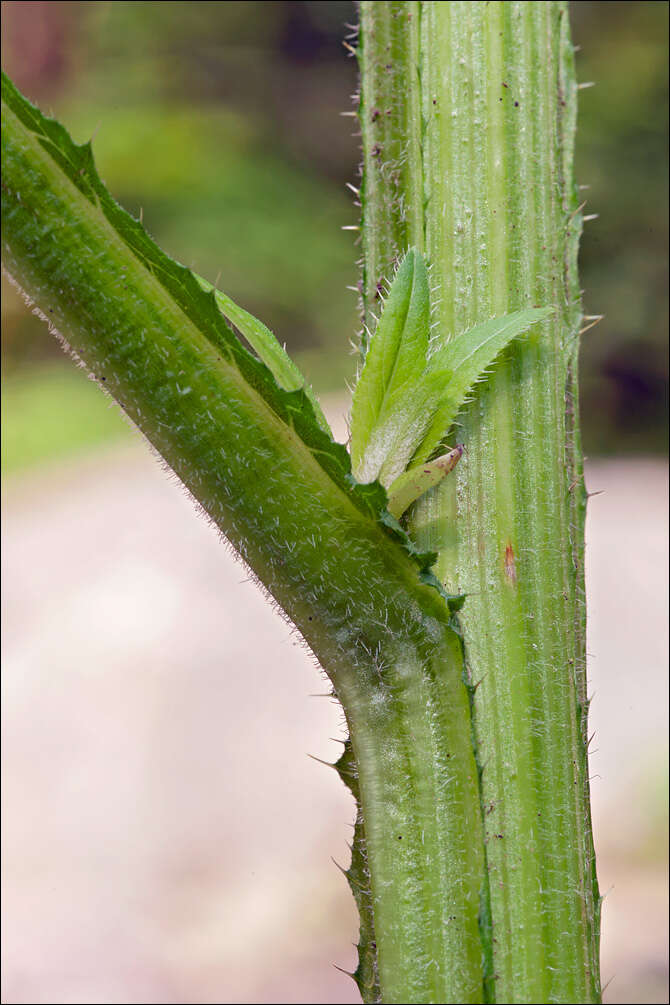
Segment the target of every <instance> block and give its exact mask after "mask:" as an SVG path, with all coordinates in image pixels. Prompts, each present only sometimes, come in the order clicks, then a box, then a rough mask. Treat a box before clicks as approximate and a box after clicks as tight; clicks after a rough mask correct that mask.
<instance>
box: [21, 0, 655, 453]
mask: <svg viewBox="0 0 670 1005" xmlns="http://www.w3.org/2000/svg"><path fill="white" fill-rule="evenodd" d="M3 14H4V17H3V26H2V33H3V52H4V63H5V68H6V69H7V71H8V72H9V73H10V74H11V75H12V76H13V77H14V78H15V80H16V82H17V84H18V85H19V86H20V87H21V88H22V89H23V90H24V91H25V93H27V94H28V96H29V97H31V98H32V99H33V100H35V101H36V102H38V103H39V104H41V105H42V107H44V108H45V109H46V110H51V111H52V112H53V114H55V115H57V116H58V117H59V118H61V119H62V121H64V122H65V123H66V124H67V125H68V126H69V127H70V129H71V131H72V133H73V134H74V136H75V138H76V139H78V140H80V141H82V140H84V139H87V138H89V137H91V136H95V139H94V149H95V153H96V160H97V163H98V166H99V169H100V173H101V175H102V177H103V178H104V179H105V181H106V182H107V184H108V185H109V187H110V189H111V191H112V192H113V193H114V194H115V196H116V197H117V198H118V199H119V201H120V202H121V203H122V204H123V205H124V206H125V207H126V208H127V209H128V210H129V211H130V212H132V213H134V214H136V215H139V214H140V213H141V214H142V216H143V219H144V222H145V224H146V226H147V228H148V230H149V231H150V233H151V234H152V235H153V236H154V237H155V238H156V239H157V241H158V242H159V243H160V244H161V245H162V246H163V247H164V248H165V249H166V250H167V251H169V252H170V253H171V254H173V255H174V256H175V257H176V258H178V259H179V260H181V261H183V262H185V263H186V264H188V265H193V266H194V267H195V268H197V269H198V271H200V272H201V273H202V274H203V275H205V276H206V277H207V278H209V279H210V280H212V281H215V280H216V279H217V277H219V276H220V280H219V281H220V284H221V288H222V289H224V290H225V291H226V292H227V293H228V294H229V295H230V296H232V297H233V298H234V299H236V300H238V301H239V302H240V303H241V304H242V305H243V306H245V307H247V308H248V309H249V310H251V311H252V312H253V313H254V314H257V315H258V316H259V317H261V318H262V319H263V320H264V321H265V322H266V323H268V324H269V325H270V326H271V327H272V328H273V329H274V330H275V332H276V333H277V335H278V336H279V337H280V339H282V340H283V341H285V342H286V344H287V347H288V348H289V350H290V351H291V352H292V353H293V354H295V355H296V357H297V358H298V359H299V361H302V362H304V364H305V365H306V369H307V372H308V375H309V376H311V377H312V379H313V380H314V382H315V384H316V386H317V388H321V389H334V388H335V387H338V386H339V387H342V386H343V384H342V381H343V379H344V377H345V376H347V375H349V376H350V375H351V374H352V372H353V370H354V368H355V360H354V358H353V357H352V356H351V355H350V354H349V353H348V350H349V339H350V338H352V337H353V336H354V335H355V332H356V329H357V324H358V319H357V305H356V297H355V295H353V294H351V293H349V292H347V291H346V289H345V287H346V286H347V285H349V286H351V285H354V286H355V284H356V280H357V271H356V265H355V259H356V257H357V252H356V248H355V245H354V241H353V240H352V236H351V234H348V233H346V232H343V231H342V230H341V227H342V226H344V225H346V224H350V223H353V222H355V220H356V214H357V211H356V209H355V208H354V207H353V206H352V204H351V199H350V197H349V196H348V195H347V193H346V192H345V183H346V182H347V181H350V180H355V176H356V171H357V165H358V161H359V153H358V140H357V139H356V137H355V136H352V120H351V119H350V118H343V117H342V116H341V115H340V113H341V112H342V111H344V110H347V109H349V108H350V107H351V100H350V96H351V94H352V92H353V91H354V90H355V89H356V86H357V78H356V66H355V63H354V61H353V60H351V59H347V58H346V53H345V52H344V50H343V49H342V46H341V42H342V39H343V38H344V37H345V35H346V34H347V33H348V32H347V29H346V28H345V23H346V22H350V23H353V22H354V21H355V19H356V12H355V7H354V4H353V3H339V2H326V3H319V2H314V3H304V2H303V3H298V2H260V3H258V2H256V3H251V2H242V3H237V2H226V3H207V2H192V3H189V4H181V3H164V2H163V3H143V2H121V0H114V2H98V3H90V2H83V3H71V2H66V3H61V2H9V3H4V4H3ZM667 17H668V11H667V5H666V4H663V3H642V2H638V3H627V2H622V3H609V2H606V3H586V2H581V3H573V4H572V19H573V33H574V36H575V41H576V42H577V43H578V44H579V45H580V46H581V51H580V53H579V56H578V72H579V77H580V79H581V80H585V81H590V80H593V81H596V82H597V86H596V87H594V88H592V89H588V90H584V91H582V94H581V97H582V100H581V107H580V130H579V136H578V160H577V171H578V180H579V181H580V182H584V183H589V184H590V189H589V191H588V192H586V193H585V196H587V197H588V208H587V210H586V211H587V212H597V213H599V219H598V220H597V221H595V222H591V223H588V224H587V225H586V232H585V235H584V239H583V242H582V255H581V263H582V268H581V271H582V279H583V285H584V288H585V290H586V305H587V311H588V312H589V313H594V314H596V313H605V314H606V319H605V320H604V321H603V322H602V324H600V325H599V326H597V327H596V328H594V329H592V330H591V331H590V332H588V333H587V334H586V335H585V337H584V351H583V355H582V402H583V405H582V408H583V424H584V441H585V446H586V449H587V451H590V452H596V451H597V452H607V451H622V450H625V451H628V450H631V451H632V450H635V451H638V452H645V453H648V452H650V451H653V450H660V449H663V446H664V443H665V435H666V433H665V430H666V424H665V415H666V408H667V399H666V388H667V349H666V332H667V285H666V275H667V190H666V168H667V158H666V136H667V128H666V122H667ZM3 294H6V295H5V296H3V364H4V373H5V378H6V386H7V388H8V391H9V393H10V394H11V393H12V392H11V387H12V384H13V381H14V380H17V381H19V382H20V386H21V389H22V390H21V393H20V394H19V393H18V391H17V397H16V398H14V397H10V399H9V401H8V403H7V408H6V413H7V416H8V421H9V422H10V423H11V422H16V423H18V422H19V415H21V416H23V418H22V420H21V421H22V422H24V423H25V422H27V423H28V424H29V423H30V418H29V416H30V414H31V412H30V409H28V408H27V407H22V408H20V409H19V411H18V412H17V413H15V412H14V411H13V409H12V407H10V406H11V403H12V402H13V401H14V400H17V401H18V400H19V399H21V400H23V401H24V405H25V402H27V401H28V397H26V395H27V393H28V392H27V391H26V386H27V385H26V381H27V380H29V379H30V378H29V374H30V368H31V367H35V366H36V367H38V368H39V369H38V371H37V372H36V376H35V381H36V383H35V387H36V388H39V389H41V391H42V392H43V393H46V391H45V390H44V388H45V380H46V378H45V371H44V369H43V366H44V363H45V362H46V361H48V360H58V352H59V350H58V348H57V346H56V343H55V341H54V340H50V339H48V338H47V337H46V336H45V332H44V330H43V326H42V325H41V323H40V322H39V321H37V319H36V318H34V317H33V316H32V315H31V314H30V313H29V312H27V311H26V310H25V307H24V305H23V304H22V303H21V301H20V299H19V298H18V296H17V295H16V294H15V293H14V291H13V290H10V289H9V288H8V287H7V285H6V284H5V283H4V282H3ZM57 372H58V373H60V374H62V369H61V368H60V367H59V368H58V371H57ZM73 372H74V371H73ZM75 376H76V377H77V379H79V380H80V379H81V378H80V377H79V375H76V374H75ZM17 386H18V385H17ZM54 386H56V387H63V386H64V385H63V384H62V379H61V377H58V378H57V379H56V380H55V384H54ZM88 390H90V389H89V388H87V391H88ZM21 395H22V396H23V397H22V398H21ZM68 395H69V391H68ZM49 400H50V401H51V405H52V408H53V411H52V419H53V417H54V416H55V415H57V413H58V409H57V406H56V403H55V402H54V399H53V397H52V398H50V399H49ZM67 401H71V399H70V398H69V397H68V398H67V399H66V402H67ZM63 407H68V406H67V403H66V404H65V405H64V406H63ZM86 407H88V406H86ZM101 408H102V410H103V411H104V410H105V403H104V401H101ZM33 414H34V422H35V423H37V422H38V421H39V417H40V416H41V417H42V419H46V420H47V422H48V413H47V412H45V410H44V409H40V408H37V409H36V410H35V412H34V413H33ZM62 425H63V435H65V433H66V430H68V429H69V434H68V435H70V436H71V435H72V428H73V424H72V423H70V422H68V421H65V420H63V423H62ZM75 425H76V423H75ZM52 433H53V431H52V430H49V431H48V432H47V434H45V435H46V440H47V441H48V442H51V441H52V440H53V435H52ZM16 435H17V436H19V441H20V435H19V433H18V432H17V434H16ZM26 435H27V436H28V440H27V444H26V451H27V452H30V451H31V450H33V452H34V448H31V447H30V435H32V434H30V431H28V433H27V434H26ZM75 438H76V437H75ZM12 449H14V448H12ZM38 453H39V452H38Z"/></svg>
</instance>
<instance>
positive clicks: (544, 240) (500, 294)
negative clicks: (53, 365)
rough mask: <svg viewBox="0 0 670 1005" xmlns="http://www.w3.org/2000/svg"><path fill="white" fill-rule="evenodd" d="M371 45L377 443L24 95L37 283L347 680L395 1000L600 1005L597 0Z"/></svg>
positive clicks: (10, 224)
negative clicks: (587, 472) (336, 414)
mask: <svg viewBox="0 0 670 1005" xmlns="http://www.w3.org/2000/svg"><path fill="white" fill-rule="evenodd" d="M360 29H361V30H360V35H359V37H358V40H357V42H356V45H355V51H356V53H357V55H358V58H359V61H360V69H361V91H360V101H359V106H358V108H357V109H356V112H357V114H358V117H359V119H360V124H361V132H362V142H363V173H362V184H361V188H360V192H359V196H360V199H359V201H360V204H361V206H362V219H361V232H362V248H363V266H362V267H363V275H362V289H363V310H364V314H365V322H366V324H365V333H366V334H365V335H364V337H363V339H362V360H364V361H363V362H362V364H361V368H360V377H359V381H358V384H357V387H356V389H355V393H354V400H353V409H352V417H351V444H350V447H351V450H350V452H348V451H347V449H346V448H345V447H344V446H342V445H339V444H337V443H335V442H334V441H333V439H332V436H331V434H330V430H329V428H328V425H327V422H326V420H325V419H324V417H323V414H322V412H321V409H320V407H319V405H318V402H317V400H316V398H315V396H314V394H313V392H312V391H311V389H310V388H309V387H307V386H306V385H305V381H304V379H303V377H302V375H301V374H300V372H299V370H298V369H297V368H296V367H295V365H294V364H293V363H292V361H291V360H290V359H289V358H288V357H287V355H286V353H285V352H284V350H283V349H282V348H281V346H280V345H279V343H278V342H277V340H276V339H275V338H274V336H273V335H272V333H271V332H270V331H269V330H268V329H267V328H266V327H265V326H264V325H263V324H262V323H261V322H259V321H258V320H257V319H255V318H253V317H252V316H251V315H249V314H248V313H247V312H246V311H244V310H242V309H241V308H240V307H238V306H237V305H235V304H234V303H233V302H232V301H231V300H230V299H229V298H228V297H227V296H226V295H225V294H223V293H222V292H220V291H218V290H214V289H213V288H212V287H211V286H210V285H209V284H208V283H206V282H205V281H204V280H202V279H200V278H199V277H197V276H195V275H194V274H193V273H192V272H190V271H189V270H188V269H185V268H184V267H182V266H181V265H179V264H177V263H176V262H174V261H172V260H171V259H169V258H168V257H167V256H166V255H165V254H164V253H163V252H162V251H160V249H159V248H158V247H156V245H155V244H154V243H153V241H152V240H151V239H150V238H149V236H148V235H147V234H146V232H145V231H144V229H143V227H142V225H141V224H140V223H139V222H137V221H136V220H133V219H132V218H131V217H130V216H128V214H127V213H125V212H124V210H122V209H121V208H120V207H119V206H118V205H117V204H116V203H115V202H114V201H113V199H112V198H111V196H110V195H109V194H108V193H107V191H106V189H105V187H104V186H103V184H102V182H101V181H100V179H99V177H98V175H97V173H96V170H95V167H94V163H93V158H92V153H91V148H90V146H89V145H85V146H81V147H79V146H76V145H75V144H74V143H73V142H72V140H71V139H70V137H69V136H68V134H67V132H66V131H65V129H64V128H63V127H62V126H60V125H59V124H58V123H57V122H55V121H54V120H52V119H48V118H46V117H45V116H43V115H42V114H41V112H39V111H38V109H36V108H35V107H34V106H32V105H31V104H30V103H29V102H28V101H27V100H26V99H25V98H23V97H22V95H21V94H20V93H19V92H18V91H17V90H16V88H15V87H14V86H13V85H12V84H11V82H10V81H9V80H7V79H6V78H3V85H2V100H3V121H2V149H3V183H2V208H3V224H2V226H3V229H2V242H3V258H4V263H5V267H6V269H7V271H8V272H9V273H10V275H11V276H12V277H13V279H14V280H15V282H16V283H17V284H18V285H19V286H20V287H21V288H22V289H23V290H24V291H25V294H26V297H27V298H28V299H29V300H30V301H31V302H32V303H33V304H34V305H35V306H36V308H38V309H39V311H40V312H41V314H42V315H43V316H44V318H45V319H46V320H47V321H48V322H49V325H50V327H52V328H53V329H55V330H56V331H57V332H58V333H60V335H61V337H62V338H63V339H64V340H66V341H67V345H68V347H69V348H70V349H71V352H72V353H73V355H75V356H77V357H78V358H80V359H81V360H82V361H83V362H84V363H85V365H86V367H87V368H88V369H89V371H90V372H91V374H92V375H93V376H94V377H95V378H96V379H97V380H98V382H99V383H100V384H101V386H103V387H104V388H105V390H106V391H107V392H108V393H110V394H112V395H113V396H114V397H115V398H116V400H117V401H118V402H119V403H120V404H121V406H122V407H123V409H124V410H125V411H126V412H127V414H128V415H129V416H130V418H131V419H132V420H133V421H134V422H135V423H136V425H137V426H138V427H139V428H140V429H141V430H142V432H143V433H144V434H145V436H146V437H147V438H148V439H149V440H150V442H151V443H152V444H153V445H154V447H155V448H156V449H157V450H158V451H159V452H160V453H161V454H162V456H163V457H164V458H165V459H166V461H167V462H168V464H169V465H170V466H171V467H172V468H173V470H174V471H175V472H176V473H177V474H178V475H179V477H180V478H181V479H182V481H183V482H184V484H185V485H186V486H187V487H188V489H189V490H190V492H191V493H192V495H193V496H194V497H195V498H196V499H197V501H198V502H199V503H200V505H201V506H202V507H203V508H204V509H205V511H206V512H207V513H208V514H209V516H210V517H211V518H212V519H213V520H214V521H215V522H216V524H217V525H218V527H219V528H220V529H221V531H222V532H223V533H224V534H225V535H226V536H227V538H228V539H229V540H230V541H231V543H232V544H233V545H234V546H235V548H236V549H237V550H238V552H239V553H240V555H241V556H242V557H243V558H244V560H245V561H246V562H247V563H248V564H249V565H250V566H251V568H252V569H253V571H254V573H255V574H256V575H257V576H258V578H259V579H260V581H261V582H262V584H263V585H264V586H265V588H266V589H267V590H268V591H269V592H270V593H271V594H272V596H273V597H274V598H275V599H276V601H277V602H278V603H279V604H280V605H281V607H282V608H283V610H284V611H285V612H286V614H287V615H288V617H289V618H290V619H291V620H292V621H293V623H294V624H295V625H296V626H297V627H298V629H299V630H300V632H301V633H302V635H303V637H304V638H305V640H306V641H307V643H308V644H309V646H310V647H311V648H312V650H313V651H314V653H315V654H316V656H317V658H318V659H319V662H320V663H321V665H322V667H323V668H324V670H325V671H326V672H327V673H328V675H329V677H330V680H331V682H332V685H333V691H334V694H335V695H336V696H337V698H338V699H339V701H340V702H341V704H342V707H343V710H344V713H345V716H346V720H347V724H348V727H349V741H348V742H347V744H346V746H345V750H344V753H343V755H342V757H341V758H340V760H339V761H338V763H337V765H336V767H337V769H338V771H339V773H340V775H341V776H342V778H343V780H344V781H345V782H346V784H347V785H348V786H349V787H350V788H351V790H352V791H353V793H354V795H355V797H356V800H357V803H358V817H357V822H356V829H355V839H354V845H353V849H352V863H351V868H350V870H349V873H348V875H349V879H350V883H351V887H352V890H353V893H354V896H355V897H356V901H357V903H358V907H359V912H360V919H361V928H360V944H359V964H358V968H357V971H356V974H355V978H356V980H357V983H358V986H359V989H360V992H361V995H362V997H363V999H364V1001H368V1002H375V1001H381V1002H388V1003H393V1002H397V1003H403V1002H427V1003H433V1002H435V1003H439V1002H496V1001H497V1002H501V1003H502V1002H597V1001H599V1000H600V982H599V973H598V928H599V905H600V899H599V895H598V889H597V883H596V878H595V866H594V856H593V845H592V838H591V825H590V812H589V792H588V773H587V755H586V714H587V701H586V690H585V688H586V680H585V664H584V620H585V614H584V590H583V522H584V510H585V492H584V486H583V479H582V469H581V455H580V448H579V431H578V419H577V395H576V357H577V345H578V335H579V330H580V327H581V321H582V314H581V306H580V296H579V286H578V279H577V265H576V260H577V244H578V239H579V233H580V227H581V216H580V209H581V208H580V206H579V204H578V200H577V195H576V190H575V186H574V182H573V175H572V145H573V134H574V125H575V111H576V92H577V85H576V82H575V77H574V70H573V53H572V46H571V43H570V35H569V26H568V15H567V8H566V5H565V4H563V3H556V2H547V3H544V2H542V3H539V2H525V3H512V2H508V3H500V2H493V3H483V2H469V3H460V2H436V3H434V2H424V3H407V2H364V3H362V4H361V25H360ZM231 326H232V327H231ZM233 328H234V329H236V330H237V332H238V333H239V334H240V335H241V336H243V337H244V339H245V340H246V342H247V344H248V345H249V346H250V348H251V351H249V349H247V348H245V346H244V344H243V343H242V341H241V340H240V338H239V337H238V335H237V334H236V333H235V331H234V330H233ZM451 472H453V473H451Z"/></svg>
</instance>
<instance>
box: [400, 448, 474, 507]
mask: <svg viewBox="0 0 670 1005" xmlns="http://www.w3.org/2000/svg"><path fill="white" fill-rule="evenodd" d="M462 456H463V447H462V446H460V445H459V446H456V447H454V449H453V450H450V451H448V453H446V454H442V456H441V457H436V458H435V460H434V461H425V462H424V463H423V464H417V465H415V467H413V468H410V469H409V471H405V473H404V474H402V475H400V476H399V477H398V478H396V480H395V481H394V482H393V484H392V485H391V487H390V488H389V490H388V497H389V498H388V504H387V509H388V511H389V513H391V514H392V515H393V516H394V517H395V518H396V519H397V520H399V519H400V517H401V516H402V515H403V513H404V512H405V510H406V509H408V508H409V507H410V506H411V505H412V503H413V502H415V500H417V499H418V498H419V496H422V495H423V494H424V493H425V492H427V491H428V489H432V488H434V487H435V485H439V483H440V482H441V481H442V479H443V478H444V477H446V475H448V474H449V472H450V471H453V470H454V468H455V467H456V465H457V464H458V462H459V461H460V459H461V457H462Z"/></svg>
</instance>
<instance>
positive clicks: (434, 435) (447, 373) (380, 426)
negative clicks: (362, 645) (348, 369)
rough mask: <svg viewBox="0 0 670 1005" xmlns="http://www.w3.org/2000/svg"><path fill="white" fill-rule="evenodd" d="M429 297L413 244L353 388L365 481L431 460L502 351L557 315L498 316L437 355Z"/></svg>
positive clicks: (391, 477)
mask: <svg viewBox="0 0 670 1005" xmlns="http://www.w3.org/2000/svg"><path fill="white" fill-rule="evenodd" d="M429 301H430V298H429V288H428V271H427V269H426V263H425V262H424V259H423V256H422V255H421V254H420V253H419V252H418V251H416V250H415V249H413V248H410V250H409V251H408V252H407V254H406V255H405V257H404V259H403V260H402V262H401V264H400V267H399V268H398V271H397V273H396V275H395V278H394V280H393V283H392V284H391V289H390V291H389V295H388V298H387V300H386V303H385V305H384V309H383V312H382V316H381V319H380V321H379V324H378V325H377V329H376V331H375V333H374V335H373V336H372V338H371V341H370V345H369V348H368V353H367V357H366V360H365V364H364V366H363V370H362V373H361V376H360V379H359V381H358V384H357V386H356V390H355V392H354V400H353V406H352V413H351V458H352V467H353V471H354V474H355V475H356V478H357V479H358V481H360V482H363V483H367V482H372V481H374V480H375V479H377V480H379V481H380V482H381V483H382V485H384V486H385V487H386V488H388V487H389V486H391V485H392V484H394V483H395V482H396V481H397V479H398V478H399V477H400V476H401V475H402V474H403V472H405V471H406V470H407V468H408V467H409V466H410V464H412V465H419V464H422V463H423V462H424V461H426V459H427V458H429V457H430V455H431V454H432V453H433V452H434V451H435V450H436V448H437V447H438V446H439V444H440V441H441V440H442V438H443V437H444V436H445V434H446V433H447V431H448V429H449V427H450V426H451V424H452V423H453V421H454V419H455V417H456V415H457V414H458V411H459V409H460V408H461V406H462V404H463V402H464V400H465V397H466V395H467V394H468V392H469V391H470V389H471V388H472V385H473V384H474V383H475V382H476V381H477V380H480V379H482V376H483V374H484V373H485V372H486V369H487V368H488V367H489V366H490V364H491V363H492V362H493V360H494V359H495V358H496V356H497V355H498V354H499V353H500V352H501V351H502V350H503V349H504V348H505V346H506V345H507V344H508V343H509V342H510V341H511V340H512V339H514V338H516V337H517V336H519V335H521V334H523V332H525V331H526V330H527V329H528V328H529V327H530V326H531V325H532V324H535V323H536V322H538V321H542V320H544V319H545V318H547V317H548V316H549V314H550V313H551V309H549V308H546V309H540V310H537V309H530V310H523V311H516V312H515V313H514V314H509V315H506V316H505V317H502V318H493V319H491V320H490V321H485V322H484V323H483V324H480V325H477V326H476V327H474V328H471V329H470V330H469V331H467V332H464V333H463V334H461V335H458V336H456V338H454V339H452V340H451V341H450V342H449V343H448V344H447V345H446V346H444V347H442V348H441V349H438V350H437V351H436V352H434V353H432V354H431V353H430V351H429V345H430V302H429ZM410 481H411V479H410ZM408 484H409V482H408ZM415 498H416V497H415ZM411 501H413V500H410V502H411ZM395 505H396V507H397V505H398V504H397V503H396V504H395ZM407 505H409V503H407ZM405 508H406V507H405ZM401 512H402V511H401Z"/></svg>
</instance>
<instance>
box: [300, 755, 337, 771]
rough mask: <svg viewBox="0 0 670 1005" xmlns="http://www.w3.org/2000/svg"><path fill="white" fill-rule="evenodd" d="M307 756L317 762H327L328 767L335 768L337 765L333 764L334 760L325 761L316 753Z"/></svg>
mask: <svg viewBox="0 0 670 1005" xmlns="http://www.w3.org/2000/svg"><path fill="white" fill-rule="evenodd" d="M307 756H308V757H309V759H310V761H316V762H317V764H325V766H326V767H327V768H334V767H335V765H334V764H333V762H332V761H324V760H322V758H320V757H315V756H314V754H308V755H307Z"/></svg>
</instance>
